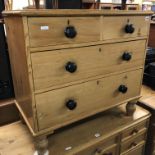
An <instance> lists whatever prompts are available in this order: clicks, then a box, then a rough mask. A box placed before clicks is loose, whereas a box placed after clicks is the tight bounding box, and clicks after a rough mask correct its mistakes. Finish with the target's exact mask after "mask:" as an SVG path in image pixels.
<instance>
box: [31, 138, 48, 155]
mask: <svg viewBox="0 0 155 155" xmlns="http://www.w3.org/2000/svg"><path fill="white" fill-rule="evenodd" d="M35 148H36V151H35V153H34V155H49V151H48V139H47V137H46V136H42V137H37V138H35Z"/></svg>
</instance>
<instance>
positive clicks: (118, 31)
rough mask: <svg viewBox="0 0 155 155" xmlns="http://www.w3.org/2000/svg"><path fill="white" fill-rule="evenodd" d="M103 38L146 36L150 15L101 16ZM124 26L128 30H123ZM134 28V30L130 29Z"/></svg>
mask: <svg viewBox="0 0 155 155" xmlns="http://www.w3.org/2000/svg"><path fill="white" fill-rule="evenodd" d="M103 23H104V24H103V27H102V28H103V40H108V39H121V38H130V37H140V36H147V35H148V32H149V31H148V30H149V25H150V17H148V16H121V17H120V16H117V17H116V16H115V17H109V16H108V17H104V18H103ZM131 24H132V26H131ZM127 26H128V27H127ZM125 28H126V29H127V30H128V31H127V30H126V31H125ZM133 28H134V31H132V30H133Z"/></svg>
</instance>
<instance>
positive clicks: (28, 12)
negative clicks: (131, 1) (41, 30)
mask: <svg viewBox="0 0 155 155" xmlns="http://www.w3.org/2000/svg"><path fill="white" fill-rule="evenodd" d="M138 14H140V15H142V14H143V15H151V14H153V12H152V11H137V10H136V11H133V10H131V11H130V10H127V11H125V10H123V11H120V10H119V11H118V10H90V9H83V10H82V11H81V9H79V10H78V9H77V10H67V9H65V10H63V9H52V10H50V11H49V10H23V11H20V10H17V11H7V12H3V15H4V16H7V15H11V16H31V17H35V16H66V15H70V16H76V15H77V16H79V15H81V16H86V15H94V16H95V15H138Z"/></svg>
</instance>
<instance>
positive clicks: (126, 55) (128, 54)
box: [122, 52, 132, 61]
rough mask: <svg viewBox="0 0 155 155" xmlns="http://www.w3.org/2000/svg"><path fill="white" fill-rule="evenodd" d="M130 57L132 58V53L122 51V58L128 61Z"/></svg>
mask: <svg viewBox="0 0 155 155" xmlns="http://www.w3.org/2000/svg"><path fill="white" fill-rule="evenodd" d="M131 58H132V55H131V54H130V53H129V52H124V53H123V55H122V59H123V60H125V61H129V60H131Z"/></svg>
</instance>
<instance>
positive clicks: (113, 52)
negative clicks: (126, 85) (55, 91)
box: [31, 40, 146, 90]
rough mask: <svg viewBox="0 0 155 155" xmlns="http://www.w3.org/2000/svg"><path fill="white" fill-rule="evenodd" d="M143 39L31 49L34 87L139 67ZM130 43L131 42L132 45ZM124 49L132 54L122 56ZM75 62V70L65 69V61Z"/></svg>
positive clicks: (65, 82) (141, 63)
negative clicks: (84, 45) (33, 50)
mask: <svg viewBox="0 0 155 155" xmlns="http://www.w3.org/2000/svg"><path fill="white" fill-rule="evenodd" d="M145 44H146V40H139V41H132V42H124V43H117V44H105V45H98V46H91V47H81V48H73V49H62V50H55V51H48V52H38V53H32V54H31V58H32V68H33V77H34V84H35V90H41V89H46V88H51V87H53V86H57V85H62V84H67V83H71V82H76V81H79V80H83V79H87V78H90V77H94V76H98V75H107V74H110V73H114V72H118V71H119V72H120V71H123V72H124V71H125V70H127V69H132V68H142V67H143V60H144V57H145V55H144V54H145ZM133 45H134V46H133ZM124 52H129V53H130V54H131V55H132V59H131V60H130V61H124V60H122V55H123V53H124ZM69 61H71V62H74V63H76V65H77V71H76V72H75V73H69V72H67V71H66V70H65V65H66V64H67V62H69Z"/></svg>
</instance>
